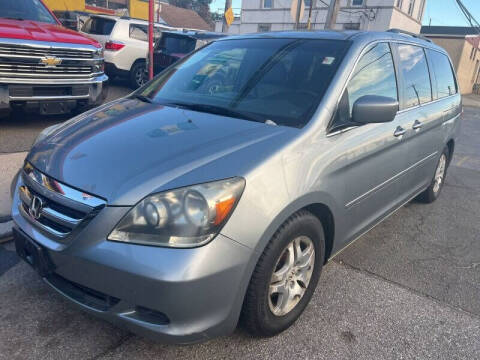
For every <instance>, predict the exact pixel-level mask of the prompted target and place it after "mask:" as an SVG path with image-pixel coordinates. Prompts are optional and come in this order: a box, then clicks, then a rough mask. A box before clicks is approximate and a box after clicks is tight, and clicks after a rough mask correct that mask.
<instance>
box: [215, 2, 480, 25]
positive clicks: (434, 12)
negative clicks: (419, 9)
mask: <svg viewBox="0 0 480 360" xmlns="http://www.w3.org/2000/svg"><path fill="white" fill-rule="evenodd" d="M462 2H463V4H464V5H465V6H466V7H467V9H468V10H469V11H470V12H471V13H472V14H473V16H474V17H475V18H476V19H477V21H478V22H480V0H462ZM232 3H233V6H232V7H233V8H238V9H239V8H241V6H242V5H241V4H242V1H241V0H232ZM224 7H225V0H213V2H212V3H211V5H210V9H211V11H212V12H217V11H218V9H223V8H224ZM430 18H431V19H432V25H449V26H469V25H468V23H467V20H466V19H465V16H464V15H463V13H462V12H461V11H460V8H459V7H458V5H457V3H456V1H455V0H427V7H426V9H425V15H424V17H423V23H424V24H425V25H428V23H429V21H430Z"/></svg>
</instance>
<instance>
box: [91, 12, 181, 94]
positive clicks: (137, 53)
mask: <svg viewBox="0 0 480 360" xmlns="http://www.w3.org/2000/svg"><path fill="white" fill-rule="evenodd" d="M154 29H155V30H154V31H155V37H158V36H159V35H160V34H161V31H162V30H175V29H176V28H172V27H169V26H166V25H161V24H158V23H157V24H155V27H154ZM81 32H82V33H84V34H87V35H88V36H90V37H92V38H94V39H96V40H97V41H99V42H100V43H101V44H102V45H103V46H104V48H105V55H104V57H105V72H106V73H107V74H108V75H109V76H110V77H112V78H113V77H115V76H121V77H127V78H128V79H129V80H130V84H131V86H132V87H133V88H134V89H136V88H138V87H139V86H141V85H143V84H144V83H145V81H146V80H147V73H146V66H145V64H146V61H145V59H146V57H147V53H148V43H147V41H148V21H145V20H139V19H132V18H128V17H117V16H108V15H92V16H90V18H89V19H88V20H87V21H86V22H85V24H84V25H83V27H82V30H81Z"/></svg>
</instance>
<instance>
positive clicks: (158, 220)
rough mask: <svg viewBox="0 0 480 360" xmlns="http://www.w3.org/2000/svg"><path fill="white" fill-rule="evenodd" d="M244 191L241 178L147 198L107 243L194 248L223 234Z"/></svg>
mask: <svg viewBox="0 0 480 360" xmlns="http://www.w3.org/2000/svg"><path fill="white" fill-rule="evenodd" d="M244 187H245V180H244V179H243V178H240V177H235V178H230V179H226V180H220V181H214V182H209V183H205V184H200V185H193V186H188V187H184V188H180V189H176V190H171V191H166V192H162V193H158V194H153V195H149V196H147V197H146V198H145V199H143V200H142V201H140V202H139V203H138V204H137V205H135V206H134V207H133V208H132V209H131V210H130V211H129V212H128V213H127V215H125V216H124V217H123V219H122V220H120V222H119V223H118V225H117V226H116V227H115V229H114V230H113V231H112V232H111V233H110V235H109V236H108V240H112V241H122V242H128V243H135V244H143V245H154V246H168V247H194V246H200V245H203V244H206V243H207V242H209V241H210V240H212V239H213V238H214V237H215V236H216V235H217V234H218V232H219V231H220V229H221V228H222V226H223V225H224V224H225V222H226V221H227V219H228V217H229V215H230V214H231V213H232V211H233V209H234V208H235V205H236V204H237V203H238V200H239V199H240V196H241V195H242V192H243V189H244Z"/></svg>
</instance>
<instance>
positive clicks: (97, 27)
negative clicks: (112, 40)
mask: <svg viewBox="0 0 480 360" xmlns="http://www.w3.org/2000/svg"><path fill="white" fill-rule="evenodd" d="M115 22H116V21H115V20H112V19H106V18H103V17H96V16H92V17H91V18H89V19H88V20H87V21H86V22H85V24H84V25H83V27H82V31H83V32H85V33H87V34H93V35H110V34H111V32H112V30H113V27H114V26H115Z"/></svg>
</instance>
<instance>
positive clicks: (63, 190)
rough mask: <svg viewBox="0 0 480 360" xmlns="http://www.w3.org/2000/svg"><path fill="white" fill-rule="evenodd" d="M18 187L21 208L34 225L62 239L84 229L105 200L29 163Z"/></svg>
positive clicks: (53, 236) (24, 215)
mask: <svg viewBox="0 0 480 360" xmlns="http://www.w3.org/2000/svg"><path fill="white" fill-rule="evenodd" d="M22 180H23V184H22V185H21V186H20V187H19V189H18V192H19V197H20V204H19V211H20V213H21V214H22V216H23V217H24V218H25V219H27V220H28V221H29V222H30V223H31V224H32V225H34V226H35V227H36V228H38V229H39V230H41V231H42V232H44V233H45V234H46V235H48V236H50V237H52V238H54V239H55V240H57V241H59V242H65V241H66V240H67V238H68V236H69V235H70V234H72V233H73V232H74V231H75V230H77V229H79V228H82V227H83V226H85V225H86V223H88V221H89V220H91V219H92V218H93V217H94V216H95V215H96V214H97V213H98V211H100V209H102V208H103V207H104V206H105V201H104V200H102V199H100V198H97V197H94V196H92V195H90V194H86V193H84V192H81V191H78V190H76V189H73V188H71V187H69V186H67V185H65V184H62V183H59V182H58V181H56V180H54V179H52V178H50V177H48V176H47V175H45V174H43V173H41V172H40V171H38V170H37V169H35V168H34V167H33V166H32V165H30V164H29V163H27V164H26V165H25V166H24V168H23V172H22Z"/></svg>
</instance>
